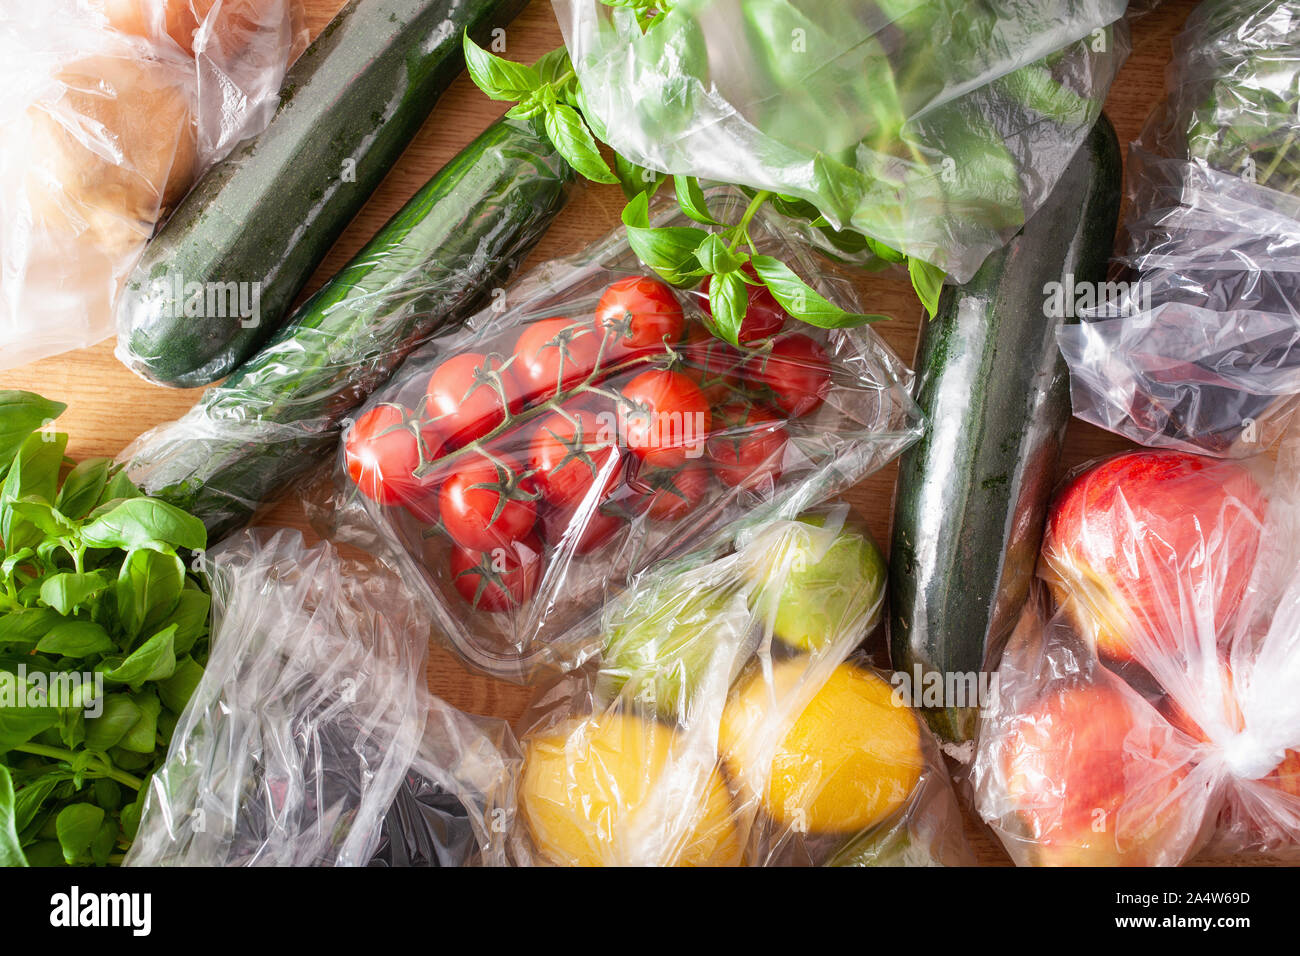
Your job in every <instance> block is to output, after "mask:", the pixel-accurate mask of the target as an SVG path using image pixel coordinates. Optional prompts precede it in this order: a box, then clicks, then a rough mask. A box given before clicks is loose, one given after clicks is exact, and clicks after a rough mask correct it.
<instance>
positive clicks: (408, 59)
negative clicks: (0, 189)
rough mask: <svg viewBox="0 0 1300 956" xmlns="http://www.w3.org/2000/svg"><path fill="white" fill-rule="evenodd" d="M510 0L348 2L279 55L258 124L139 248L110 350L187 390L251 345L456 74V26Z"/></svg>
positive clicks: (476, 28)
mask: <svg viewBox="0 0 1300 956" xmlns="http://www.w3.org/2000/svg"><path fill="white" fill-rule="evenodd" d="M523 6H524V0H365V2H364V3H360V2H358V0H352V2H350V3H349V4H348V5H347V6H346V7H344V8H343V10H342V11H341V12H340V13H339V14H338V16H336V17H335V18H334V19H333V20H331V21H330V23H329V24H328V25H327V26H326V27H325V29H324V30H323V31H322V32H321V34H320V36H319V37H317V38H316V41H315V42H314V43H312V45H311V46H310V47H308V48H307V50H306V51H305V52H304V53H303V55H302V56H301V57H299V59H298V61H297V62H296V63H295V64H294V65H293V66H292V68H290V70H289V73H288V75H287V76H286V77H285V83H284V87H283V89H282V90H281V93H280V106H279V108H278V109H277V110H276V113H275V116H274V117H273V118H272V120H271V123H270V125H269V126H267V128H266V129H265V130H264V131H263V132H262V134H261V135H259V136H257V137H255V138H253V139H250V140H249V141H247V142H246V143H244V144H243V145H242V146H240V147H238V148H236V149H235V151H234V152H232V153H231V154H230V156H228V157H227V158H226V159H225V160H223V161H222V162H220V163H218V164H216V165H215V166H213V167H212V168H211V169H210V170H208V172H207V173H206V174H204V175H203V176H202V177H201V178H200V179H199V181H198V182H197V183H196V184H195V186H194V188H193V189H192V190H191V191H190V193H189V195H187V196H186V197H185V199H184V200H183V201H182V202H181V204H180V205H179V206H178V207H177V208H176V211H175V212H174V213H172V215H171V217H170V218H169V219H168V220H167V222H166V223H165V224H164V225H163V227H162V229H161V230H160V231H159V232H158V234H157V235H156V236H154V238H153V240H152V241H151V242H150V243H149V245H148V247H147V248H146V249H145V252H144V255H143V257H142V258H141V260H140V262H139V264H138V265H137V266H136V268H135V270H134V271H133V272H132V274H131V275H130V276H129V277H128V279H127V282H126V285H125V287H124V289H123V290H122V294H121V297H120V299H119V302H118V306H117V323H118V349H117V351H118V357H119V358H120V359H121V360H122V361H123V362H124V363H125V364H126V365H127V366H128V367H129V368H131V369H132V370H133V371H135V372H136V373H138V374H140V375H142V376H144V377H145V378H147V379H150V380H151V381H154V382H158V383H160V384H164V385H175V386H181V387H192V386H196V385H206V384H208V383H209V382H213V381H216V380H217V379H219V378H221V377H222V376H224V375H228V374H229V373H230V372H231V371H233V370H234V369H235V367H236V366H238V365H239V364H240V363H241V362H242V361H244V360H245V359H246V358H248V356H250V355H251V354H253V352H255V351H256V350H257V348H258V346H259V345H261V344H262V343H263V342H265V341H266V340H267V339H269V338H270V337H271V335H272V334H273V333H274V332H275V330H276V329H278V328H279V327H280V326H281V325H282V324H283V322H284V320H285V318H286V317H287V316H288V314H289V310H290V308H291V306H292V305H293V301H294V299H295V298H296V297H297V295H298V293H299V292H300V291H302V287H303V286H304V285H305V284H306V282H307V280H308V279H309V278H310V277H311V274H312V271H313V270H314V269H315V268H316V266H317V265H319V264H320V261H321V259H322V258H324V256H325V253H326V252H328V251H329V248H330V246H332V245H333V244H334V240H335V239H337V238H338V237H339V234H340V233H342V231H343V229H344V228H345V227H346V226H347V224H348V223H349V222H350V221H351V220H352V217H353V216H354V215H356V213H357V211H358V210H359V209H360V208H361V207H362V205H364V203H365V201H366V199H367V198H369V196H370V194H371V193H372V192H374V190H375V187H376V186H378V185H379V183H380V181H381V180H382V179H383V178H384V176H385V175H386V174H387V173H388V170H389V168H390V167H391V166H392V165H393V163H394V162H395V161H396V160H397V157H398V156H400V155H401V152H402V150H403V149H405V148H406V144H407V143H408V142H410V140H411V137H413V136H414V135H415V133H416V131H417V130H419V128H420V125H421V124H422V123H423V122H424V120H425V117H427V116H428V115H429V111H430V110H431V109H432V108H433V104H434V102H435V101H436V100H437V99H438V96H439V95H440V94H441V93H442V92H443V91H444V90H445V89H446V88H447V87H448V86H449V85H450V84H451V81H452V80H454V79H455V78H456V76H457V75H458V74H459V73H460V71H461V69H462V67H463V65H464V61H463V58H462V53H461V34H462V33H463V32H464V31H465V30H466V29H467V28H468V29H469V31H470V35H471V36H477V37H478V38H479V39H484V38H485V37H486V35H487V34H488V33H489V32H490V31H491V30H492V29H493V28H494V27H497V26H501V25H504V24H505V23H508V22H509V21H510V19H511V18H513V17H514V15H515V14H516V13H518V12H519V10H520V9H521V8H522V7H523Z"/></svg>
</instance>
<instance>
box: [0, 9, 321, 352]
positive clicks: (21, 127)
mask: <svg viewBox="0 0 1300 956" xmlns="http://www.w3.org/2000/svg"><path fill="white" fill-rule="evenodd" d="M10 8H11V9H8V10H6V11H5V13H4V15H3V16H0V83H3V85H4V88H5V91H6V92H5V98H4V103H3V106H0V119H2V120H3V125H4V129H5V136H4V142H3V144H2V145H0V223H3V225H2V226H0V368H8V367H11V366H14V365H18V364H21V363H24V362H28V361H32V360H34V359H38V358H43V357H45V356H48V355H53V354H55V353H57V352H60V351H64V350H66V349H71V348H79V347H83V346H87V345H93V344H94V343H96V342H98V341H100V340H101V339H103V338H106V337H107V336H109V335H110V334H112V332H113V315H112V304H113V301H114V298H115V297H116V295H117V291H118V289H119V288H120V285H121V283H122V281H123V280H124V278H125V276H126V274H127V273H128V272H129V271H130V269H131V267H132V266H133V265H134V263H135V260H136V259H137V258H138V256H139V254H140V252H141V250H142V249H143V248H144V245H145V243H146V242H147V241H148V239H149V237H150V235H152V233H153V228H154V225H155V223H156V222H157V221H158V220H159V219H160V218H162V217H163V216H164V215H165V214H166V212H167V211H168V210H169V209H170V208H171V207H173V206H174V205H175V204H176V203H177V202H179V200H180V199H181V197H182V196H183V195H184V194H185V192H186V191H187V190H188V189H189V186H190V184H191V183H192V182H193V181H194V179H195V178H196V177H197V176H198V175H199V174H200V173H201V172H202V171H203V170H204V169H206V168H207V167H208V166H209V165H211V164H212V163H214V162H216V161H217V160H218V159H220V158H221V157H222V156H224V155H225V154H226V153H227V152H229V151H230V149H231V148H232V147H233V146H234V145H235V144H236V143H238V142H239V141H240V140H242V139H244V138H246V137H248V136H251V135H254V134H255V133H257V132H259V131H260V130H261V129H262V128H263V127H264V126H265V125H266V124H267V123H268V122H269V121H270V118H271V114H272V113H273V112H274V111H275V108H276V105H277V104H278V103H279V98H278V92H279V88H280V81H281V80H282V79H283V77H284V73H285V70H286V69H287V67H288V65H289V63H290V61H291V60H292V58H293V56H295V55H296V54H297V53H298V52H300V51H301V49H302V48H303V47H304V46H305V45H306V40H307V34H306V28H305V26H304V24H303V22H302V14H301V4H300V2H299V0H43V2H41V3H34V4H11V5H10Z"/></svg>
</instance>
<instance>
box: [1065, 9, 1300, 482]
mask: <svg viewBox="0 0 1300 956" xmlns="http://www.w3.org/2000/svg"><path fill="white" fill-rule="evenodd" d="M1298 81H1300V9H1296V8H1295V5H1294V4H1290V3H1284V2H1278V0H1271V2H1267V3H1262V4H1261V3H1243V2H1239V0H1214V2H1206V3H1203V4H1202V5H1201V6H1199V7H1198V8H1197V9H1196V10H1195V11H1194V12H1193V14H1192V16H1191V17H1190V18H1189V20H1188V23H1187V26H1186V27H1185V29H1184V32H1183V33H1182V34H1181V35H1180V37H1179V38H1178V40H1177V42H1176V44H1175V62H1174V66H1173V69H1172V71H1171V89H1170V94H1169V98H1168V101H1167V102H1166V103H1165V104H1164V105H1163V106H1162V107H1161V108H1160V109H1159V110H1158V111H1157V112H1156V113H1155V114H1154V115H1153V116H1152V118H1151V119H1150V120H1149V122H1148V124H1147V129H1146V131H1145V132H1144V134H1143V137H1142V142H1141V144H1140V145H1135V146H1134V148H1133V150H1132V152H1131V155H1130V161H1129V170H1130V182H1131V183H1132V186H1131V193H1132V206H1133V212H1132V214H1131V215H1130V217H1129V220H1130V221H1129V222H1128V224H1127V227H1128V231H1129V234H1130V245H1129V252H1128V255H1127V256H1126V257H1125V258H1124V260H1123V261H1124V263H1125V265H1127V266H1128V267H1129V270H1130V272H1129V274H1128V275H1126V276H1124V277H1122V279H1121V280H1120V281H1119V284H1117V285H1116V286H1113V287H1112V288H1111V289H1110V290H1109V291H1108V292H1107V295H1106V296H1105V299H1106V301H1099V302H1095V303H1093V302H1088V303H1086V304H1085V305H1084V307H1083V308H1082V309H1081V310H1080V311H1081V313H1082V316H1083V318H1084V319H1085V321H1084V322H1083V323H1082V324H1080V325H1078V326H1072V327H1068V328H1066V329H1064V330H1063V331H1062V332H1061V333H1060V342H1061V348H1062V351H1063V352H1064V353H1065V357H1066V360H1067V362H1068V363H1069V365H1070V370H1071V381H1072V395H1073V402H1074V410H1075V414H1076V415H1078V416H1079V417H1080V418H1083V419H1085V420H1087V421H1090V422H1093V423H1094V424H1097V425H1100V426H1101V427H1103V428H1107V429H1109V430H1111V431H1114V432H1117V433H1119V434H1121V435H1124V436H1125V437H1128V438H1131V439H1133V440H1135V441H1138V442H1141V443H1142V444H1146V445H1150V446H1154V447H1167V448H1176V449H1182V450H1188V451H1194V452H1200V453H1205V454H1211V455H1216V456H1222V457H1244V456H1248V455H1252V454H1257V453H1258V452H1260V451H1262V450H1263V449H1265V448H1267V447H1270V446H1271V445H1272V444H1274V443H1275V442H1276V441H1277V440H1278V439H1279V438H1280V437H1281V436H1282V435H1283V434H1285V432H1286V431H1287V429H1288V428H1289V427H1290V424H1291V421H1292V418H1293V416H1294V413H1295V410H1296V407H1297V396H1300V313H1297V310H1296V307H1295V301H1296V292H1297V290H1298V289H1300V166H1297V165H1296V159H1295V158H1294V156H1293V155H1292V151H1291V143H1292V142H1293V140H1294V139H1295V137H1296V135H1297V133H1300V120H1298V119H1297V112H1296V106H1297V103H1300V100H1298V99H1297V93H1296V89H1297V82H1298ZM1098 298H1101V296H1099V297H1098Z"/></svg>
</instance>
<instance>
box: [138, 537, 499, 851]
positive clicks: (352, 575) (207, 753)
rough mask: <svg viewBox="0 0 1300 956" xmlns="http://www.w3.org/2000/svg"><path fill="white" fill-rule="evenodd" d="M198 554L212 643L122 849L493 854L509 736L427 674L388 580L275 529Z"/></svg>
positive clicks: (422, 645) (415, 613) (414, 612)
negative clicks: (471, 713) (208, 584)
mask: <svg viewBox="0 0 1300 956" xmlns="http://www.w3.org/2000/svg"><path fill="white" fill-rule="evenodd" d="M205 560H206V561H207V563H208V567H209V574H210V579H211V581H212V584H213V608H214V618H213V626H212V633H213V638H214V639H213V641H212V653H211V657H210V658H209V661H208V665H207V669H206V672H205V673H204V675H203V678H202V680H201V681H200V682H199V684H198V686H197V688H196V689H195V690H194V692H193V696H192V697H191V698H190V701H189V704H188V705H187V706H186V709H185V712H184V714H183V715H182V717H181V719H180V723H179V724H178V726H177V728H176V732H175V735H174V737H173V739H172V745H171V749H170V751H169V753H168V757H167V761H166V763H165V764H164V765H163V767H162V768H161V769H160V770H159V771H158V772H157V773H156V774H155V775H154V777H153V778H152V780H151V783H150V789H149V792H148V796H147V797H146V800H145V804H144V809H143V812H142V815H141V820H140V826H139V831H138V833H137V835H136V838H135V842H134V844H133V846H132V848H131V850H130V852H129V854H128V856H127V859H126V862H127V864H128V865H137V866H161V865H186V866H365V865H370V866H462V865H493V864H500V863H503V862H505V856H504V852H505V839H506V837H505V834H506V833H507V831H508V828H509V823H510V818H511V817H512V815H513V783H512V781H513V778H514V774H515V773H516V772H517V766H518V759H517V757H516V756H515V755H514V754H515V751H514V749H513V747H514V743H513V737H512V736H511V735H510V731H509V728H508V727H507V726H506V725H505V724H504V723H503V722H501V721H491V720H485V719H479V718H471V717H468V716H466V715H464V714H462V713H460V712H459V711H457V710H455V709H453V708H451V707H449V706H448V705H447V704H445V703H443V702H442V701H440V700H438V699H436V698H434V697H433V696H432V695H430V694H429V693H428V691H427V690H426V689H425V687H424V657H425V649H426V647H427V643H428V637H427V634H428V629H427V624H425V623H424V621H425V620H426V618H425V616H424V615H422V614H421V612H420V608H419V603H418V602H417V601H414V600H413V599H412V597H411V594H410V590H409V588H408V587H407V586H405V585H404V584H403V583H402V581H401V579H400V578H399V577H398V576H397V575H395V574H393V573H392V572H390V571H387V570H386V569H384V568H382V567H381V566H379V565H377V564H375V563H374V562H368V563H364V564H363V563H361V562H359V561H354V560H346V559H344V558H342V557H341V556H340V555H339V553H338V552H337V551H336V550H335V549H333V548H332V547H331V546H329V545H317V546H315V547H311V548H308V547H307V546H305V544H304V543H303V540H302V538H301V536H300V535H299V534H298V533H297V532H292V531H287V530H283V531H278V532H274V533H270V532H266V531H260V530H259V531H249V532H245V533H243V534H241V535H239V536H237V537H235V538H232V539H230V540H229V541H227V542H226V543H224V544H223V545H221V546H220V547H219V548H217V549H214V550H213V551H212V552H210V553H209V554H208V555H207V556H206V559H205Z"/></svg>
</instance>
